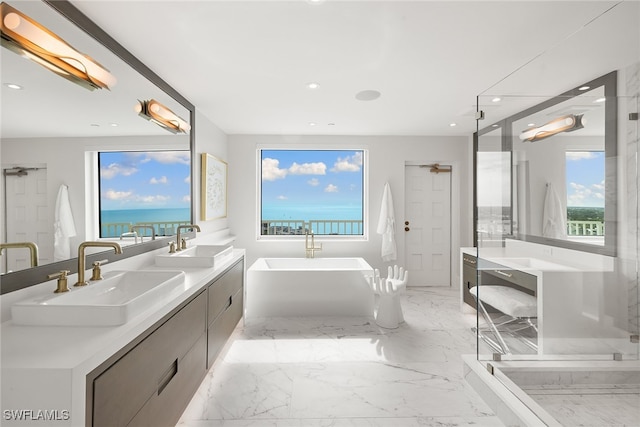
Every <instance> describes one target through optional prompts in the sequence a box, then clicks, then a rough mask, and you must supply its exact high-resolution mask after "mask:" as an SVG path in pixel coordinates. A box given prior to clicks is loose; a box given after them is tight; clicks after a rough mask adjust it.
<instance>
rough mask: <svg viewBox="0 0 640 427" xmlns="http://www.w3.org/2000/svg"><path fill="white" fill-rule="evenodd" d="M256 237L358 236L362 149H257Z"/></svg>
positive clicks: (361, 219)
mask: <svg viewBox="0 0 640 427" xmlns="http://www.w3.org/2000/svg"><path fill="white" fill-rule="evenodd" d="M260 160H261V167H260V173H261V188H260V203H261V206H260V235H261V236H282V235H286V236H291V235H304V234H305V233H306V232H313V233H314V234H315V235H319V236H322V235H333V236H363V235H364V229H365V228H364V227H365V224H364V182H365V151H364V150H285V149H272V150H271V149H269V150H267V149H263V150H260Z"/></svg>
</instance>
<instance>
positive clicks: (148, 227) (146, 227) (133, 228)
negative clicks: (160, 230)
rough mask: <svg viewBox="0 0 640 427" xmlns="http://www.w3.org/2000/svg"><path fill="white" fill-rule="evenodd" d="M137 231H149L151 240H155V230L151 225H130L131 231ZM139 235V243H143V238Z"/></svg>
mask: <svg viewBox="0 0 640 427" xmlns="http://www.w3.org/2000/svg"><path fill="white" fill-rule="evenodd" d="M137 230H151V240H156V229H155V228H153V226H152V225H132V226H131V231H137ZM138 234H139V235H140V242H143V243H144V236H143V235H142V233H138Z"/></svg>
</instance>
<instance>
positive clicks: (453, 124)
mask: <svg viewBox="0 0 640 427" xmlns="http://www.w3.org/2000/svg"><path fill="white" fill-rule="evenodd" d="M457 125H458V124H457V123H449V126H451V127H454V126H457Z"/></svg>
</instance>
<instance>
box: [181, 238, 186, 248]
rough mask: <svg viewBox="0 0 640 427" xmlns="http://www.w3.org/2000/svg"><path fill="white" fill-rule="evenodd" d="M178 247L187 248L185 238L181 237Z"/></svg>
mask: <svg viewBox="0 0 640 427" xmlns="http://www.w3.org/2000/svg"><path fill="white" fill-rule="evenodd" d="M180 249H187V239H184V238H183V239H182V241H181V242H180Z"/></svg>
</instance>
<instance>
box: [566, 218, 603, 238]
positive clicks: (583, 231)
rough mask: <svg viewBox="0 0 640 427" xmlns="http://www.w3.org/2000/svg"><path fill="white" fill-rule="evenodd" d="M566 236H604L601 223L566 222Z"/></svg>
mask: <svg viewBox="0 0 640 427" xmlns="http://www.w3.org/2000/svg"><path fill="white" fill-rule="evenodd" d="M567 235H568V236H604V222H602V221H567Z"/></svg>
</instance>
